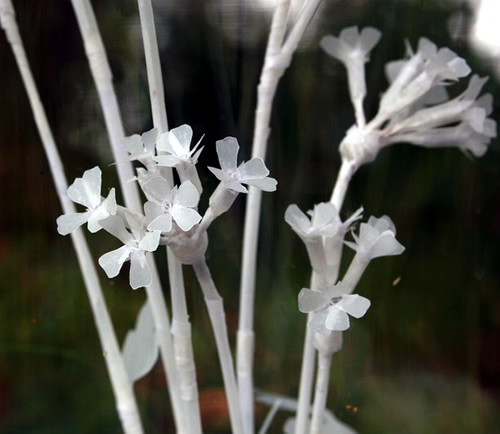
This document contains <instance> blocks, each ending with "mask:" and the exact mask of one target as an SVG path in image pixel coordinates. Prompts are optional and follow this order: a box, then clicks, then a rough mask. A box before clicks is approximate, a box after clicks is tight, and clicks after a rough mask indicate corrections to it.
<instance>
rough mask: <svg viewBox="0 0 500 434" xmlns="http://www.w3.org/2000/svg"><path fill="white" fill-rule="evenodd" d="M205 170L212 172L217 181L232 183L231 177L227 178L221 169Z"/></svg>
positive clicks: (211, 168)
mask: <svg viewBox="0 0 500 434" xmlns="http://www.w3.org/2000/svg"><path fill="white" fill-rule="evenodd" d="M207 169H208V170H210V172H212V173H213V174H214V175H215V177H216V178H217V179H218V180H219V181H222V182H229V181H232V179H233V178H231V176H229V175H228V174H227V173H226V172H224V171H223V170H221V169H217V168H215V167H207Z"/></svg>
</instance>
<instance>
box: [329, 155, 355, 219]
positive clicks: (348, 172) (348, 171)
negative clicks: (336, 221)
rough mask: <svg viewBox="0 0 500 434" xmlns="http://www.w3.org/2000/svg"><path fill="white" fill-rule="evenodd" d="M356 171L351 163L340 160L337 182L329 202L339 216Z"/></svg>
mask: <svg viewBox="0 0 500 434" xmlns="http://www.w3.org/2000/svg"><path fill="white" fill-rule="evenodd" d="M356 169H357V167H356V166H355V165H354V164H353V163H351V162H349V161H346V160H342V165H341V166H340V170H339V174H338V175H337V181H336V182H335V187H334V188H333V193H332V197H331V199H330V202H331V203H332V204H333V205H334V206H335V209H336V210H337V212H338V213H339V214H340V210H341V209H342V204H343V203H344V198H345V194H346V192H347V188H348V187H349V182H350V181H351V178H352V176H353V175H354V173H355V172H356Z"/></svg>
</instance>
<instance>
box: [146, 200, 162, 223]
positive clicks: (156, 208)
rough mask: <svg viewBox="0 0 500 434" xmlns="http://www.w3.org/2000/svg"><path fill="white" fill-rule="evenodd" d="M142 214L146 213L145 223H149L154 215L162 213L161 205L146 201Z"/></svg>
mask: <svg viewBox="0 0 500 434" xmlns="http://www.w3.org/2000/svg"><path fill="white" fill-rule="evenodd" d="M144 214H145V215H146V224H149V223H151V222H152V221H153V220H154V219H155V218H156V217H158V216H160V215H162V214H163V206H162V205H158V204H157V203H155V202H151V201H148V202H146V203H145V204H144Z"/></svg>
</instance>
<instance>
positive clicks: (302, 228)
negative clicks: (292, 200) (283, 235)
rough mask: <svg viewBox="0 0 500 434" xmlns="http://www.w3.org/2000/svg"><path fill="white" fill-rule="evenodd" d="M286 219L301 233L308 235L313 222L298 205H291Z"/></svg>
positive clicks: (287, 210)
mask: <svg viewBox="0 0 500 434" xmlns="http://www.w3.org/2000/svg"><path fill="white" fill-rule="evenodd" d="M285 221H286V222H287V223H288V224H289V225H290V226H291V227H292V229H293V230H294V231H295V232H296V233H297V234H299V235H303V236H304V235H307V233H308V231H309V229H310V228H311V222H310V221H309V219H308V218H307V216H306V215H305V214H304V213H303V212H302V211H301V210H300V208H299V207H298V206H297V205H290V206H289V207H288V208H287V209H286V212H285Z"/></svg>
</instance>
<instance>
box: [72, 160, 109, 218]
mask: <svg viewBox="0 0 500 434" xmlns="http://www.w3.org/2000/svg"><path fill="white" fill-rule="evenodd" d="M68 197H69V198H70V199H71V200H72V201H73V202H76V203H79V204H80V205H84V206H86V207H87V208H94V207H96V206H98V205H99V204H100V203H101V169H99V167H98V166H96V167H94V168H92V169H90V170H87V171H85V172H84V174H83V176H82V177H81V178H76V179H75V182H73V184H71V185H70V186H69V188H68Z"/></svg>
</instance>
